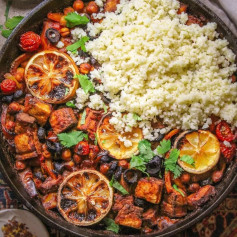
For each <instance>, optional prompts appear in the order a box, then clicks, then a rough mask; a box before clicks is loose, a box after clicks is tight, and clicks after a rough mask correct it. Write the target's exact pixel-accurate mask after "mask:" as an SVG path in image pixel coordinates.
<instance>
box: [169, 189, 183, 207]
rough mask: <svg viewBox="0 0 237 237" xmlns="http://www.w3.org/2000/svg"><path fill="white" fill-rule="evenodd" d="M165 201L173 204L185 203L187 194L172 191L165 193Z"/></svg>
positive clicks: (181, 204) (180, 204)
mask: <svg viewBox="0 0 237 237" xmlns="http://www.w3.org/2000/svg"><path fill="white" fill-rule="evenodd" d="M165 201H166V202H167V203H169V204H172V205H175V206H185V205H187V196H185V197H183V196H182V195H181V194H180V193H177V192H173V193H170V194H168V195H165Z"/></svg>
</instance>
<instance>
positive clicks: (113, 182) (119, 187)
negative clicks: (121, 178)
mask: <svg viewBox="0 0 237 237" xmlns="http://www.w3.org/2000/svg"><path fill="white" fill-rule="evenodd" d="M109 185H110V186H111V187H114V188H116V189H117V190H118V191H119V192H121V193H122V194H123V195H126V194H129V193H128V191H127V190H126V189H125V188H124V187H123V186H122V185H121V184H120V183H119V182H118V181H116V180H114V176H113V177H112V179H111V180H110V182H109Z"/></svg>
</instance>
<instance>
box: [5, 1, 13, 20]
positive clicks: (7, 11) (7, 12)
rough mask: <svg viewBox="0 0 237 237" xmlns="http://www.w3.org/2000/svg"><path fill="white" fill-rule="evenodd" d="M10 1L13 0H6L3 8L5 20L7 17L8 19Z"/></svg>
mask: <svg viewBox="0 0 237 237" xmlns="http://www.w3.org/2000/svg"><path fill="white" fill-rule="evenodd" d="M12 1H13V0H8V1H7V5H6V10H5V13H4V16H5V17H6V21H7V19H8V15H9V10H10V7H11V5H12Z"/></svg>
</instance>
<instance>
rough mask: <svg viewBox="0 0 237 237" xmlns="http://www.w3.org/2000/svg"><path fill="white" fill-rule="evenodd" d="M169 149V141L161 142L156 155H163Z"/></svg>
mask: <svg viewBox="0 0 237 237" xmlns="http://www.w3.org/2000/svg"><path fill="white" fill-rule="evenodd" d="M170 148H171V141H170V140H162V141H161V142H160V145H159V146H158V147H157V153H158V154H159V155H163V154H165V153H166V152H167V151H169V150H170Z"/></svg>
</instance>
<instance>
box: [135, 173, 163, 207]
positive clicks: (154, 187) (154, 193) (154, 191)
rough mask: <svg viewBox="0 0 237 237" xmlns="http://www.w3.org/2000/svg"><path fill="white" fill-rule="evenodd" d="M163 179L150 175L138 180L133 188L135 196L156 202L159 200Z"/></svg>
mask: <svg viewBox="0 0 237 237" xmlns="http://www.w3.org/2000/svg"><path fill="white" fill-rule="evenodd" d="M163 186H164V181H163V180H160V179H157V178H154V177H150V178H142V179H140V180H139V182H138V184H137V187H136V189H135V196H136V197H138V198H143V199H145V200H146V201H148V202H151V203H154V204H158V203H160V200H161V195H162V190H163Z"/></svg>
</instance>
